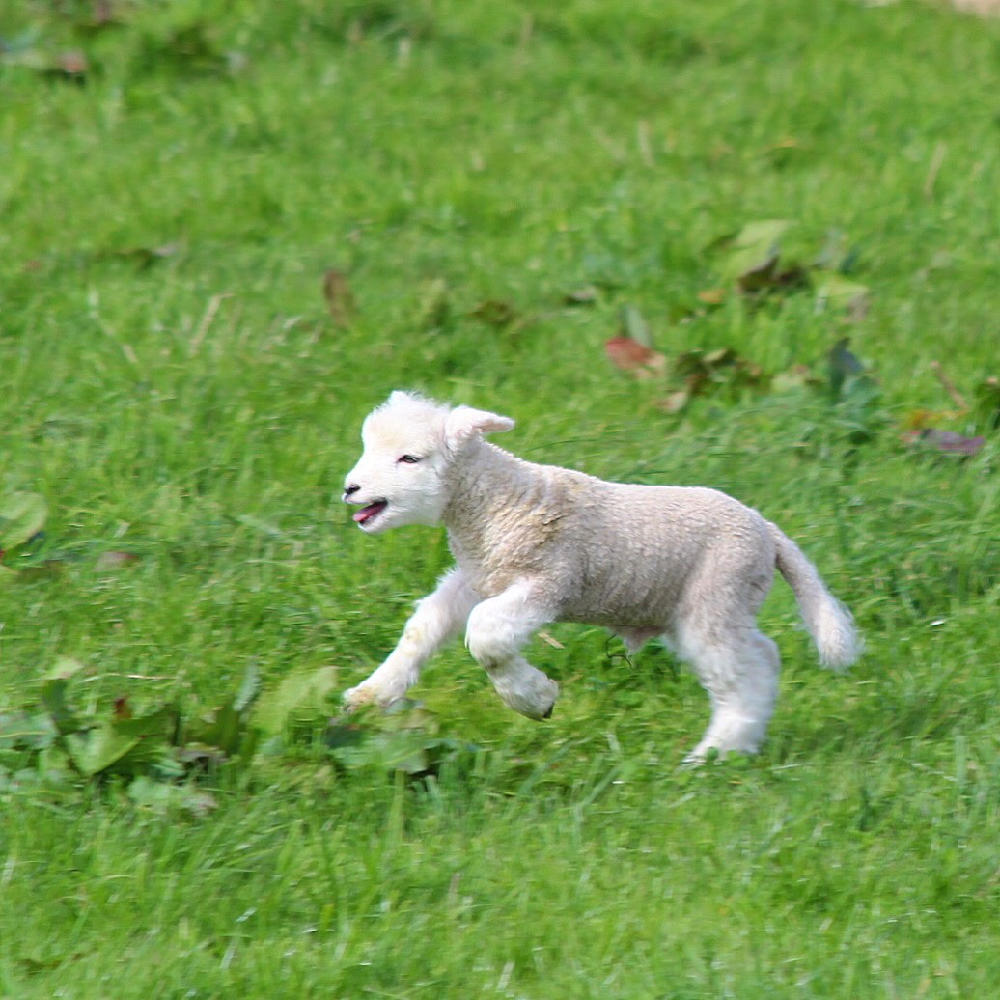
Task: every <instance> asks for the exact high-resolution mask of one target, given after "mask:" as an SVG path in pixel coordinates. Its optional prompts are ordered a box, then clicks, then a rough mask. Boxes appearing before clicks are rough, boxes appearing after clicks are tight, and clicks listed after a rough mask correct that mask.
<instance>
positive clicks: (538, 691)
mask: <svg viewBox="0 0 1000 1000" xmlns="http://www.w3.org/2000/svg"><path fill="white" fill-rule="evenodd" d="M550 621H552V614H551V613H550V611H549V609H548V608H547V607H545V605H544V604H543V603H542V602H540V601H539V599H538V597H537V595H536V594H535V593H533V588H532V586H531V584H530V583H528V582H524V583H518V584H515V585H514V586H512V587H510V588H509V589H507V590H505V591H504V592H503V593H502V594H499V595H498V596H496V597H491V598H489V599H488V600H485V601H483V602H482V603H481V604H477V605H476V606H475V608H473V609H472V613H471V614H470V615H469V623H468V627H467V630H466V636H465V644H466V645H467V646H468V647H469V652H470V653H471V654H472V655H473V656H474V657H475V658H476V659H477V660H478V661H479V663H481V664H482V666H483V668H484V669H485V670H486V673H487V674H488V675H489V678H490V680H491V681H492V682H493V687H494V688H495V689H496V692H497V694H498V695H500V698H501V700H502V701H503V702H504V704H505V705H507V706H509V707H510V708H513V709H514V710H515V711H516V712H520V713H521V714H522V715H527V716H528V717H529V718H532V719H546V718H548V717H549V715H551V713H552V706H553V704H554V703H555V700H556V698H557V697H558V695H559V685H558V684H556V682H555V681H553V680H551V679H550V678H548V677H546V675H545V674H543V673H542V672H541V671H540V670H538V669H536V668H535V667H533V666H532V665H531V664H530V663H529V662H528V661H527V660H526V659H525V658H524V657H523V656H521V655H520V652H519V651H520V649H521V647H522V646H523V645H524V644H525V643H526V642H527V641H528V639H530V638H531V635H532V634H533V633H534V632H535V631H536V630H537V629H539V628H541V627H542V626H543V625H546V624H548V623H549V622H550Z"/></svg>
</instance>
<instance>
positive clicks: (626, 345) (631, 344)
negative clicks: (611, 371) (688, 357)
mask: <svg viewBox="0 0 1000 1000" xmlns="http://www.w3.org/2000/svg"><path fill="white" fill-rule="evenodd" d="M604 353H605V354H607V356H608V360H609V361H610V362H611V363H612V364H613V365H615V366H616V367H618V368H620V369H621V370H622V371H623V372H629V374H631V375H635V377H636V378H652V377H653V376H655V375H662V374H663V373H664V372H665V371H666V369H667V359H666V358H665V357H664V355H662V354H661V353H660V352H659V351H654V350H653V349H652V348H651V347H646V346H644V345H643V344H640V343H639V342H638V341H636V340H633V339H632V338H631V337H612V338H611V339H610V340H608V341H606V342H605V344H604Z"/></svg>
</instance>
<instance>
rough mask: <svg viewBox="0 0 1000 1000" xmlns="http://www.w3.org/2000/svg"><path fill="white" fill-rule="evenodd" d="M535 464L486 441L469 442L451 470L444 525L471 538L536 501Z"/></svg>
mask: <svg viewBox="0 0 1000 1000" xmlns="http://www.w3.org/2000/svg"><path fill="white" fill-rule="evenodd" d="M535 468H536V467H534V466H533V465H532V464H531V463H530V462H525V461H524V460H523V459H520V458H517V457H516V456H514V455H511V454H510V453H509V452H506V451H504V450H503V449H502V448H497V447H496V446H495V445H492V444H490V443H489V442H487V441H481V440H480V441H472V442H470V443H469V444H468V445H466V447H465V449H464V450H463V451H462V453H461V455H459V456H458V458H457V459H456V461H455V462H454V464H453V465H452V467H451V469H450V470H449V480H450V481H449V483H448V489H449V493H450V497H451V499H450V500H449V502H448V505H447V507H445V510H444V518H443V520H444V524H445V527H447V528H448V531H449V532H451V533H452V534H453V535H455V536H457V537H463V538H469V536H470V535H472V534H478V533H481V532H482V531H483V530H484V529H485V528H486V527H487V526H488V525H490V524H491V523H495V522H496V521H497V520H498V519H499V520H505V517H504V515H508V516H509V514H510V513H511V512H512V511H513V510H515V509H517V508H523V507H525V506H531V505H533V504H534V503H536V502H537V500H538V492H539V486H540V484H539V482H538V477H537V475H536V474H535Z"/></svg>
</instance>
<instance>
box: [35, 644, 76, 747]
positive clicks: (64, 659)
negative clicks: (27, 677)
mask: <svg viewBox="0 0 1000 1000" xmlns="http://www.w3.org/2000/svg"><path fill="white" fill-rule="evenodd" d="M82 669H83V664H82V663H80V661H79V660H74V659H72V658H71V657H69V656H60V657H59V658H58V659H57V660H56V664H55V666H54V667H53V668H52V669H51V670H50V671H49V672H48V673H47V674H46V675H45V677H44V679H43V680H42V690H41V698H42V705H43V706H44V707H45V710H46V711H47V712H48V713H49V716H50V717H51V719H52V722H53V723H54V724H55V727H56V729H58V730H59V732H60V733H62V734H63V735H64V736H65V735H67V734H68V733H73V732H76V731H77V730H78V729H80V723H79V721H78V720H77V718H76V716H75V715H74V714H73V710H72V709H71V708H70V707H69V705H68V704H67V702H66V690H67V688H68V687H69V682H70V681H71V680H72V678H73V677H74V676H75V675H76V674H78V673H79V672H80V671H81V670H82Z"/></svg>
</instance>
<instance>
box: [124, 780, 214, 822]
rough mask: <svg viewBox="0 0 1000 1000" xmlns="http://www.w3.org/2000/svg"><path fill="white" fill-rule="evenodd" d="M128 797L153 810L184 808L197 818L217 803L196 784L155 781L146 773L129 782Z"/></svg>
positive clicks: (208, 811) (204, 814)
mask: <svg viewBox="0 0 1000 1000" xmlns="http://www.w3.org/2000/svg"><path fill="white" fill-rule="evenodd" d="M128 797H129V798H130V799H131V800H132V801H133V802H135V803H136V805H138V806H145V807H146V808H149V809H152V810H153V811H154V812H159V813H162V812H167V811H169V810H171V809H185V810H187V811H188V812H190V813H192V814H193V815H195V816H197V817H199V818H200V817H202V816H206V815H207V814H208V813H210V812H211V811H212V810H213V809H216V808H218V805H219V803H218V802H217V801H216V799H215V796H214V795H212V794H211V793H209V792H206V791H204V790H203V789H200V788H198V787H197V785H191V784H185V785H177V784H173V783H170V782H164V781H156V780H154V779H153V778H150V777H149V776H148V775H140V776H139V777H137V778H134V779H133V780H132V781H131V782H129V786H128Z"/></svg>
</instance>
